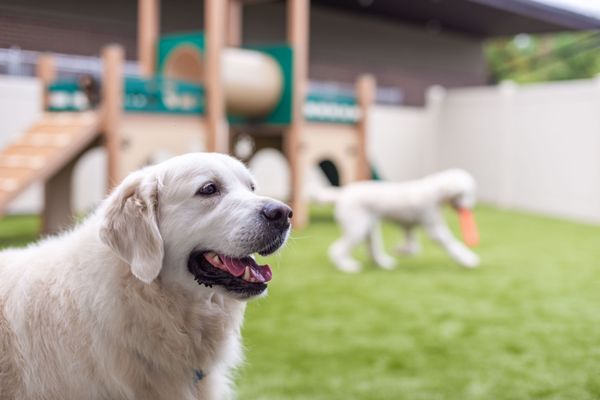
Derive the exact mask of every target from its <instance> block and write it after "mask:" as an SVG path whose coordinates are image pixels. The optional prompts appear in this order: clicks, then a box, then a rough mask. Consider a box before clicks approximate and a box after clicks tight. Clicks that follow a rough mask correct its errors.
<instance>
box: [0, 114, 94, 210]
mask: <svg viewBox="0 0 600 400" xmlns="http://www.w3.org/2000/svg"><path fill="white" fill-rule="evenodd" d="M99 130H100V129H99V118H98V115H97V114H96V112H93V111H90V112H80V113H46V114H44V115H43V116H42V118H41V119H40V120H39V121H38V122H37V123H35V124H34V125H33V126H31V127H30V128H29V129H28V130H27V131H26V132H25V133H24V134H23V135H22V136H21V137H19V138H18V139H17V140H16V141H14V142H13V143H11V144H10V145H9V146H7V147H6V148H4V149H2V150H1V151H0V215H2V214H4V212H5V211H6V207H7V205H8V204H9V203H10V202H11V201H12V200H13V199H14V198H15V197H17V196H18V195H19V194H20V193H22V192H23V191H24V190H25V189H27V188H28V187H29V186H31V185H32V184H33V183H36V182H44V181H46V180H47V179H49V178H51V177H52V176H53V175H55V174H56V173H57V172H58V171H60V170H61V168H63V167H64V166H65V165H66V164H68V163H69V161H70V160H71V159H72V158H73V157H76V156H77V155H79V154H80V153H81V152H82V151H83V150H85V149H86V148H87V147H88V146H89V145H90V144H91V143H92V142H93V141H94V140H95V139H96V138H97V137H98V135H99Z"/></svg>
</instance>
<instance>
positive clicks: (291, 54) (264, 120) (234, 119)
mask: <svg viewBox="0 0 600 400" xmlns="http://www.w3.org/2000/svg"><path fill="white" fill-rule="evenodd" d="M245 2H246V1H244V0H205V2H204V8H205V10H204V12H205V24H204V28H205V30H204V32H193V33H184V34H173V35H165V36H162V37H161V35H160V3H159V0H139V1H138V7H139V8H138V54H139V76H136V77H126V76H124V73H123V71H124V68H123V66H124V58H125V57H124V51H123V49H122V47H120V46H118V45H109V46H107V47H106V48H104V49H103V51H102V64H103V73H102V77H101V90H100V93H101V96H100V99H101V100H100V105H99V107H98V108H97V109H93V108H92V107H91V106H90V104H85V101H81V98H82V97H83V98H84V99H85V96H84V93H83V92H82V89H81V87H79V86H77V85H76V84H74V83H73V82H68V81H64V80H63V81H61V80H59V79H57V73H56V69H55V68H54V64H53V59H52V56H51V55H45V56H43V57H41V58H40V60H39V64H38V76H39V78H40V80H41V82H42V83H43V85H44V88H45V89H44V90H45V94H44V96H43V107H44V110H46V111H45V112H44V114H43V116H42V118H41V119H40V120H39V121H38V122H37V123H36V124H34V125H33V126H32V127H31V128H30V129H29V130H28V131H27V132H26V133H25V134H24V135H23V136H22V137H21V138H20V139H19V140H17V141H16V142H14V143H12V144H11V145H10V146H8V147H7V148H5V149H3V150H2V151H1V152H0V214H2V213H4V212H5V210H6V206H7V205H8V203H9V202H10V201H12V200H13V199H14V198H15V197H16V196H17V195H18V194H20V193H21V192H23V191H24V190H25V189H26V188H27V187H28V186H30V185H31V184H32V183H35V182H44V184H45V210H44V213H43V221H44V223H43V231H44V233H52V232H55V231H57V230H59V229H61V228H63V227H64V226H66V225H67V224H68V223H69V222H70V221H71V218H72V206H71V195H72V194H71V193H72V188H71V186H72V184H71V180H72V172H73V169H74V166H75V165H76V163H77V161H78V160H79V158H80V157H81V156H82V155H83V154H84V153H85V152H86V151H87V150H89V149H90V148H91V147H94V146H99V145H101V146H104V147H105V149H106V153H107V158H108V180H109V182H108V186H109V188H110V187H112V186H113V185H115V184H116V183H118V182H119V181H120V180H121V179H122V178H123V177H124V176H125V175H127V174H128V173H129V172H131V171H132V170H134V169H136V168H139V167H141V166H143V165H145V164H147V163H148V162H150V161H151V158H152V156H153V154H154V153H156V152H157V151H159V150H160V151H167V152H169V153H171V154H181V153H186V152H189V151H198V150H205V151H217V152H223V153H231V152H232V151H233V148H234V142H235V139H236V137H237V136H236V132H240V131H243V132H245V133H246V134H249V135H250V136H251V137H252V140H253V141H254V143H255V145H254V152H256V151H258V150H260V149H262V148H265V147H273V146H275V147H278V148H279V149H280V150H281V151H282V152H283V153H284V154H285V155H286V158H287V160H288V162H289V166H290V172H291V191H290V192H291V196H290V199H289V201H290V203H291V205H292V207H293V209H294V218H295V220H294V224H295V226H296V227H302V226H303V225H305V224H306V223H307V221H308V213H307V204H306V195H305V193H304V191H303V186H304V185H303V181H304V174H305V171H306V170H307V168H309V167H311V166H313V165H316V164H318V163H319V162H321V161H323V160H330V161H332V162H334V164H335V165H336V166H337V168H338V171H339V174H340V181H341V183H342V184H343V183H347V182H350V181H353V180H361V179H368V178H369V177H370V169H369V164H368V162H367V156H366V138H367V125H368V117H369V110H370V107H371V105H372V103H373V101H374V96H375V81H374V79H373V78H372V77H371V76H368V75H366V76H363V77H360V78H359V80H358V82H357V85H356V93H355V96H353V97H349V96H337V95H331V94H329V95H323V94H319V93H309V92H308V38H309V12H310V10H309V7H310V1H309V0H288V1H287V22H288V32H287V42H286V43H285V44H283V45H276V46H255V47H253V48H242V47H240V46H241V44H242V37H241V32H242V15H243V7H244V3H245ZM75 100H78V101H75ZM250 157H251V156H250ZM250 157H248V159H249V158H250Z"/></svg>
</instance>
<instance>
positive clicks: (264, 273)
mask: <svg viewBox="0 0 600 400" xmlns="http://www.w3.org/2000/svg"><path fill="white" fill-rule="evenodd" d="M188 269H189V270H190V272H191V273H192V274H193V275H194V279H195V280H196V281H197V282H198V283H199V284H201V285H205V286H208V287H212V286H213V285H215V286H222V287H224V288H225V289H227V290H228V291H230V292H233V293H235V294H236V295H237V296H239V297H241V298H250V297H253V296H258V295H259V294H261V293H263V292H264V291H265V290H266V289H267V282H269V281H270V280H271V278H272V277H273V273H272V271H271V267H270V266H269V265H268V264H265V265H260V264H258V263H257V262H256V261H255V260H254V258H252V257H250V256H247V257H242V258H234V257H229V256H226V255H223V254H218V253H215V252H214V251H203V252H195V253H192V255H191V256H190V259H189V262H188Z"/></svg>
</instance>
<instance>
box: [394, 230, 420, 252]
mask: <svg viewBox="0 0 600 400" xmlns="http://www.w3.org/2000/svg"><path fill="white" fill-rule="evenodd" d="M403 228H404V233H405V241H404V243H403V244H401V245H399V246H398V247H397V248H396V251H397V252H398V254H404V255H407V256H413V255H415V254H418V253H419V252H420V251H421V243H420V242H419V237H418V236H417V232H416V229H415V227H414V226H405V227H403Z"/></svg>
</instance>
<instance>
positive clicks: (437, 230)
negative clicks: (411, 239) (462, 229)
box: [424, 216, 479, 268]
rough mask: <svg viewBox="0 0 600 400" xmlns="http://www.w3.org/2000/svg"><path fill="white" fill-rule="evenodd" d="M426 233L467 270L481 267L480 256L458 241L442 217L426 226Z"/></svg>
mask: <svg viewBox="0 0 600 400" xmlns="http://www.w3.org/2000/svg"><path fill="white" fill-rule="evenodd" d="M424 228H425V231H426V232H427V234H428V235H429V237H431V239H432V240H433V241H435V242H436V243H437V244H439V245H440V246H441V247H442V248H443V249H444V250H446V252H447V253H448V254H449V255H450V257H452V259H453V260H454V261H456V262H457V263H459V264H460V265H462V266H463V267H466V268H475V267H477V266H479V256H478V255H477V254H475V253H473V252H472V251H471V250H469V249H468V248H467V247H466V246H465V245H464V244H462V243H461V242H460V241H458V240H457V239H456V238H455V237H454V236H453V235H452V232H450V229H448V227H447V226H446V223H445V222H444V221H443V220H442V217H441V216H440V217H439V218H437V219H436V220H435V221H432V222H430V223H426V224H425V225H424Z"/></svg>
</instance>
